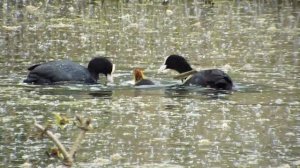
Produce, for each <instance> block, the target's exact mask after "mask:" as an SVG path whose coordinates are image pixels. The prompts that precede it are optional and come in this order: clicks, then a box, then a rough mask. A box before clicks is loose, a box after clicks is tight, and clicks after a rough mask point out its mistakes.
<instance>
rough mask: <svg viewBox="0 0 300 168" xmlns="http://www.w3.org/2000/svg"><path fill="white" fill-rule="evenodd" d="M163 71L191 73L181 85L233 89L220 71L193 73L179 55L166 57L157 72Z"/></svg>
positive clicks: (211, 70)
mask: <svg viewBox="0 0 300 168" xmlns="http://www.w3.org/2000/svg"><path fill="white" fill-rule="evenodd" d="M164 69H173V70H175V71H177V72H179V73H187V72H193V74H191V75H189V76H188V77H187V78H186V79H185V81H184V83H183V85H186V86H189V85H196V86H202V87H210V88H215V89H222V90H231V89H232V87H233V83H232V80H231V78H230V77H229V76H228V75H227V74H226V73H225V72H223V71H222V70H219V69H208V70H202V71H195V70H193V69H192V68H191V66H190V64H189V63H188V62H187V61H186V59H185V58H183V57H182V56H179V55H170V56H168V57H167V58H166V60H165V62H164V64H163V65H162V66H161V67H160V69H159V70H160V71H163V70H164Z"/></svg>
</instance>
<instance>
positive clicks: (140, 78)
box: [133, 68, 154, 86]
mask: <svg viewBox="0 0 300 168" xmlns="http://www.w3.org/2000/svg"><path fill="white" fill-rule="evenodd" d="M133 75H134V82H135V84H134V85H135V86H141V85H154V83H153V82H152V81H151V80H149V79H145V76H144V72H143V70H142V69H140V68H135V69H134V70H133Z"/></svg>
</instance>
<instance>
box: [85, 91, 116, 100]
mask: <svg viewBox="0 0 300 168" xmlns="http://www.w3.org/2000/svg"><path fill="white" fill-rule="evenodd" d="M112 94H113V92H112V91H111V90H101V91H93V92H90V93H89V95H91V96H93V97H102V98H108V99H110V98H111V97H112Z"/></svg>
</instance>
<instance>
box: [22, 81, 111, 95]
mask: <svg viewBox="0 0 300 168" xmlns="http://www.w3.org/2000/svg"><path fill="white" fill-rule="evenodd" d="M22 87H23V88H24V90H25V91H26V92H28V93H32V92H34V93H35V94H38V95H53V96H62V95H63V96H76V97H80V96H84V95H90V96H92V97H103V98H111V97H112V95H113V92H112V90H113V89H112V88H111V87H109V86H104V85H99V84H95V85H84V84H61V85H28V84H22Z"/></svg>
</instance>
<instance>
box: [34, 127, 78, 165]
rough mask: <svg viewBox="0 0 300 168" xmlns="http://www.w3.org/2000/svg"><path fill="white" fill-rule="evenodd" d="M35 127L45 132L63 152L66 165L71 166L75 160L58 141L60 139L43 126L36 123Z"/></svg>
mask: <svg viewBox="0 0 300 168" xmlns="http://www.w3.org/2000/svg"><path fill="white" fill-rule="evenodd" d="M34 126H35V127H36V128H38V129H39V130H41V131H43V132H44V133H45V134H46V135H47V136H48V137H49V138H50V139H51V140H52V141H53V142H54V143H55V145H56V146H57V147H58V149H59V150H60V151H61V153H62V154H63V156H64V162H65V164H66V165H71V164H72V162H73V158H72V157H71V156H72V155H70V154H69V153H68V152H67V150H66V148H65V147H64V145H63V144H62V143H61V142H60V141H59V140H58V138H57V137H56V136H55V135H54V134H53V133H52V132H51V131H49V130H46V129H45V128H44V127H43V126H42V125H40V124H38V123H36V122H35V123H34Z"/></svg>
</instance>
